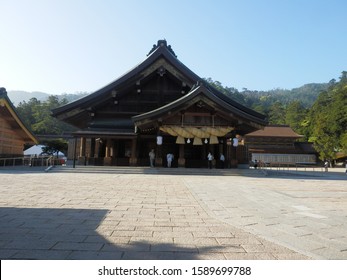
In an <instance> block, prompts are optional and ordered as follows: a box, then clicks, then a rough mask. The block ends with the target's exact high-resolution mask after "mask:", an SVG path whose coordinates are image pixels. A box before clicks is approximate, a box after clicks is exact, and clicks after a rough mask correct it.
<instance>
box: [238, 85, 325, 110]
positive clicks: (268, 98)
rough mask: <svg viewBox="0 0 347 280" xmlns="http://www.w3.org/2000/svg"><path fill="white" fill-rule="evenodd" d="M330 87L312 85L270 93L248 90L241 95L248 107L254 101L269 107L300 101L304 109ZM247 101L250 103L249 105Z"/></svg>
mask: <svg viewBox="0 0 347 280" xmlns="http://www.w3.org/2000/svg"><path fill="white" fill-rule="evenodd" d="M328 87H329V84H328V83H311V84H305V85H303V86H301V87H298V88H293V89H291V90H289V89H273V90H268V91H256V90H252V91H251V90H247V89H246V90H244V91H242V92H241V94H242V95H243V96H244V99H245V100H246V105H249V106H250V105H251V104H252V103H254V100H260V101H261V102H262V103H263V104H264V105H265V106H267V107H268V106H270V105H271V104H273V103H274V102H280V103H282V104H288V103H290V102H291V101H294V100H298V101H300V102H301V103H302V105H303V106H304V107H306V108H309V107H311V106H312V104H313V103H314V102H315V101H316V99H317V97H318V95H319V94H320V93H321V92H322V91H326V90H327V89H328ZM247 101H248V102H249V103H248V104H247Z"/></svg>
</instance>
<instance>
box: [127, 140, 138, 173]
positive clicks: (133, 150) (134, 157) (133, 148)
mask: <svg viewBox="0 0 347 280" xmlns="http://www.w3.org/2000/svg"><path fill="white" fill-rule="evenodd" d="M136 146H137V139H136V138H134V139H132V140H131V155H130V160H129V165H130V166H136V165H137V154H136Z"/></svg>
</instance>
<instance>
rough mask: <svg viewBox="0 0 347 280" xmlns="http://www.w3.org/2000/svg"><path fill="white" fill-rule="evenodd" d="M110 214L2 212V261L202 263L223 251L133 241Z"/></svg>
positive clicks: (36, 210)
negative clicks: (203, 257)
mask: <svg viewBox="0 0 347 280" xmlns="http://www.w3.org/2000/svg"><path fill="white" fill-rule="evenodd" d="M108 213H109V211H108V210H97V209H42V208H12V207H8V208H7V207H2V208H0V259H38V260H63V259H68V260H69V259H77V260H97V259H102V260H106V259H116V260H120V259H129V260H131V259H143V260H146V259H148V260H159V259H160V260H174V259H186V260H188V259H192V260H194V259H199V254H208V253H209V252H210V251H211V250H212V251H213V250H215V249H217V248H219V247H218V246H217V247H216V246H210V247H202V248H201V247H199V250H198V249H197V247H194V246H176V245H175V244H169V243H150V242H146V241H142V242H138V241H137V242H132V241H131V236H130V235H131V234H129V231H126V230H124V234H122V231H121V227H118V226H117V225H118V224H119V221H118V220H113V221H112V220H107V223H103V221H104V220H105V217H106V216H107V214H108ZM134 229H135V228H134ZM100 232H102V233H103V235H102V234H101V233H100ZM116 233H117V234H116ZM149 235H150V233H149ZM144 239H145V237H144Z"/></svg>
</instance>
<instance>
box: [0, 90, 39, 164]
mask: <svg viewBox="0 0 347 280" xmlns="http://www.w3.org/2000/svg"><path fill="white" fill-rule="evenodd" d="M37 143H38V140H37V138H36V137H35V135H34V134H33V133H32V132H31V131H30V129H29V128H27V127H26V125H25V124H24V123H23V121H22V120H21V118H20V117H19V115H18V113H17V111H16V109H15V107H14V105H13V104H12V102H11V100H10V99H9V98H8V96H7V92H6V89H5V88H3V87H0V159H2V160H1V165H5V164H6V160H5V159H6V158H15V157H23V150H24V144H31V145H34V144H37ZM12 162H14V163H15V161H12Z"/></svg>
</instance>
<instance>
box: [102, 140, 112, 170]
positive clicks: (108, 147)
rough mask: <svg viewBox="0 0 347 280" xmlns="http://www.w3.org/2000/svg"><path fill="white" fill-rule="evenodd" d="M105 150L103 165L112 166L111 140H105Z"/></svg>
mask: <svg viewBox="0 0 347 280" xmlns="http://www.w3.org/2000/svg"><path fill="white" fill-rule="evenodd" d="M105 149H106V150H105V158H104V165H112V154H113V148H112V140H111V139H107V141H106V147H105Z"/></svg>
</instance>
